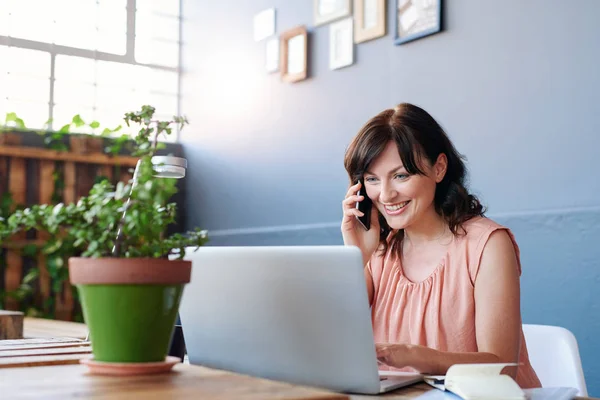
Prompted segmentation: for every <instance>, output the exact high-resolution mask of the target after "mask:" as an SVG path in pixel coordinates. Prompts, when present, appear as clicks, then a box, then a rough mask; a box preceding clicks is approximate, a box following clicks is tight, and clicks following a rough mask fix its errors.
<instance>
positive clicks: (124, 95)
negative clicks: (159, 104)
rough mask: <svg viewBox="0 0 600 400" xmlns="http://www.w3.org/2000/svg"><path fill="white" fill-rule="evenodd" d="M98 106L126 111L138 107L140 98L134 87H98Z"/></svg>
mask: <svg viewBox="0 0 600 400" xmlns="http://www.w3.org/2000/svg"><path fill="white" fill-rule="evenodd" d="M96 90H97V91H96V93H97V97H96V107H97V108H102V109H107V110H114V111H117V112H120V113H123V114H124V113H126V112H128V111H131V110H133V109H135V108H137V107H138V104H139V102H140V99H139V98H138V96H137V95H136V92H134V91H133V90H132V89H127V88H121V87H116V86H98V87H97V88H96Z"/></svg>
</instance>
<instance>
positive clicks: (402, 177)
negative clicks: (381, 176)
mask: <svg viewBox="0 0 600 400" xmlns="http://www.w3.org/2000/svg"><path fill="white" fill-rule="evenodd" d="M394 178H396V179H406V178H408V174H396V175H394Z"/></svg>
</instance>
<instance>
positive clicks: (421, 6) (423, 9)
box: [394, 0, 442, 44]
mask: <svg viewBox="0 0 600 400" xmlns="http://www.w3.org/2000/svg"><path fill="white" fill-rule="evenodd" d="M395 20H396V40H395V42H394V43H395V44H403V43H406V42H410V41H412V40H416V39H420V38H422V37H425V36H429V35H432V34H434V33H437V32H440V31H441V30H442V0H396V18H395Z"/></svg>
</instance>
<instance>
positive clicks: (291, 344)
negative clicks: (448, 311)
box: [180, 246, 423, 394]
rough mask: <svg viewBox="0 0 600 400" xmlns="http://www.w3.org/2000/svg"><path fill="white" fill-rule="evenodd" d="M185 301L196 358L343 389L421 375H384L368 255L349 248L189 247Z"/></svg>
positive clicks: (184, 320) (379, 386) (387, 385)
mask: <svg viewBox="0 0 600 400" xmlns="http://www.w3.org/2000/svg"><path fill="white" fill-rule="evenodd" d="M185 258H186V259H187V260H191V261H192V279H191V282H190V283H189V284H188V285H187V286H186V287H185V289H184V293H183V298H182V300H181V306H180V317H181V324H182V327H183V335H184V339H185V344H186V348H187V353H188V358H189V361H190V363H191V364H197V365H204V366H208V367H211V368H217V369H223V370H228V371H233V372H237V373H241V374H246V375H251V376H258V377H263V378H267V379H272V380H278V381H284V382H289V383H295V384H300V385H306V386H313V387H320V388H324V389H329V390H332V391H337V392H344V393H361V394H378V393H383V392H386V391H390V390H393V389H396V388H399V387H403V386H407V385H410V384H413V383H415V382H419V381H422V380H423V377H422V375H419V374H414V373H399V372H397V373H393V374H391V375H390V374H388V375H384V374H385V373H381V374H380V373H379V371H378V363H377V358H376V353H375V345H374V339H373V330H372V325H371V312H370V308H369V301H368V298H367V288H366V285H365V278H364V274H363V266H362V256H361V253H360V251H359V249H358V248H357V247H351V246H262V247H255V246H252V247H209V246H204V247H200V248H199V249H197V250H195V249H194V248H192V249H189V251H188V252H187V254H186V256H185Z"/></svg>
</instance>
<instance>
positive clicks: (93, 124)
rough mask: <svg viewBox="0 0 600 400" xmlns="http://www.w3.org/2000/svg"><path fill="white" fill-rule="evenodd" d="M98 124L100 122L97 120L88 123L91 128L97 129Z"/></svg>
mask: <svg viewBox="0 0 600 400" xmlns="http://www.w3.org/2000/svg"><path fill="white" fill-rule="evenodd" d="M99 126H100V122H98V121H92V122H91V123H90V128H92V129H98V127H99Z"/></svg>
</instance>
